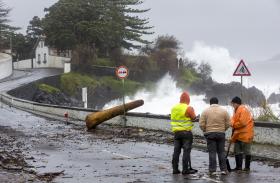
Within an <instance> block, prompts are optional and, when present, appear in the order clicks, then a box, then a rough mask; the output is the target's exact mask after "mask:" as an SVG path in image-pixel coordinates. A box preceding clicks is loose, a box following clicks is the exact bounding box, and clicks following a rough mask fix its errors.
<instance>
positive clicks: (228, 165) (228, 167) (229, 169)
mask: <svg viewBox="0 0 280 183" xmlns="http://www.w3.org/2000/svg"><path fill="white" fill-rule="evenodd" d="M230 146H231V142H230V143H229V145H228V149H227V154H226V164H227V170H228V171H229V172H231V168H230V164H229V160H228V154H229V149H230Z"/></svg>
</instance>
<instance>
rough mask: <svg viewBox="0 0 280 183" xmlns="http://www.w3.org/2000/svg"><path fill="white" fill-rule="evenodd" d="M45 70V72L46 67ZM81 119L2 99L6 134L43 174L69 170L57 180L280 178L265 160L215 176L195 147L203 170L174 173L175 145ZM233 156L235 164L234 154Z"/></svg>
mask: <svg viewBox="0 0 280 183" xmlns="http://www.w3.org/2000/svg"><path fill="white" fill-rule="evenodd" d="M36 72H37V71H35V72H33V74H34V73H36ZM39 73H40V72H39ZM39 75H41V76H43V74H42V73H40V74H39ZM46 75H47V74H46ZM41 76H38V75H37V76H36V75H35V74H34V76H29V78H21V79H19V80H17V81H12V82H11V83H10V82H5V83H0V90H3V88H4V90H6V89H7V88H9V89H10V88H12V86H13V84H16V85H20V84H22V83H25V82H29V81H31V80H32V79H37V78H39V77H41ZM78 123H79V124H80V125H74V124H70V125H66V124H65V122H64V121H56V120H51V119H45V118H42V117H38V116H35V115H33V114H30V113H27V112H23V111H20V110H17V109H15V108H11V107H9V106H6V105H4V104H0V128H1V136H0V137H1V138H2V137H3V139H4V137H7V136H8V137H9V138H11V139H12V140H13V143H15V144H19V145H18V146H17V148H18V149H20V150H21V151H22V154H23V156H24V157H25V161H26V162H27V163H28V164H29V166H30V167H32V168H31V169H34V170H35V171H36V172H38V174H42V173H47V172H60V171H64V175H61V176H58V177H56V178H55V179H54V180H53V182H69V183H71V182H73V183H74V182H108V183H111V182H114V183H118V182H120V183H141V182H174V183H175V182H179V183H181V182H240V183H243V182H248V183H251V182H252V183H255V182H263V183H266V182H275V183H276V182H277V183H278V182H280V175H279V172H280V168H274V167H271V166H268V165H266V164H263V163H262V162H252V171H251V173H250V174H246V173H241V174H237V173H231V174H230V175H228V176H221V175H217V176H214V177H209V176H207V163H208V154H207V153H205V152H202V151H198V150H195V149H193V151H192V163H193V167H194V168H196V169H198V170H199V172H198V174H196V175H192V176H182V175H172V174H171V172H172V169H171V163H170V162H171V155H172V150H173V147H172V145H170V144H159V143H160V142H159V141H156V142H145V141H139V140H137V138H131V137H130V136H126V135H123V136H119V135H118V134H114V133H112V132H113V131H115V130H114V129H113V128H115V129H116V131H117V130H118V131H117V132H118V133H121V132H122V131H120V127H112V126H107V125H101V126H100V128H98V129H97V130H94V131H91V132H88V131H86V128H85V125H84V123H83V122H78ZM137 133H138V134H139V135H142V136H143V135H145V136H147V137H148V136H150V135H153V134H151V133H149V132H145V131H142V130H141V131H138V132H137ZM230 162H231V164H232V166H233V165H234V163H233V159H232V158H231V159H230ZM11 174H13V172H5V173H1V168H0V182H27V181H35V182H36V181H37V182H40V181H38V180H36V179H35V178H34V179H33V178H32V176H31V177H30V176H26V177H24V176H14V179H13V178H7V177H9V176H11ZM17 174H19V173H18V172H17ZM1 180H2V181H1ZM3 180H4V181H3Z"/></svg>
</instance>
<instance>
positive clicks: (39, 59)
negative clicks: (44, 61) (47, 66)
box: [37, 54, 41, 64]
mask: <svg viewBox="0 0 280 183" xmlns="http://www.w3.org/2000/svg"><path fill="white" fill-rule="evenodd" d="M37 63H38V64H40V63H41V55H40V54H38V61H37Z"/></svg>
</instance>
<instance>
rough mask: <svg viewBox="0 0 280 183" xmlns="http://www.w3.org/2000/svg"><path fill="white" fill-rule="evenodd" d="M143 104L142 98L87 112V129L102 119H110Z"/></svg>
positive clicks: (102, 120)
mask: <svg viewBox="0 0 280 183" xmlns="http://www.w3.org/2000/svg"><path fill="white" fill-rule="evenodd" d="M143 104H144V101H143V100H135V101H132V102H129V103H126V104H125V105H119V106H116V107H113V108H110V109H106V110H103V111H99V112H95V113H91V114H88V115H87V117H86V120H85V121H86V125H87V128H88V129H91V128H95V127H96V126H97V125H99V124H101V123H102V122H104V121H107V120H109V119H112V118H113V117H116V116H118V115H122V114H123V113H124V109H125V112H127V111H129V110H132V109H135V108H137V107H140V106H142V105H143Z"/></svg>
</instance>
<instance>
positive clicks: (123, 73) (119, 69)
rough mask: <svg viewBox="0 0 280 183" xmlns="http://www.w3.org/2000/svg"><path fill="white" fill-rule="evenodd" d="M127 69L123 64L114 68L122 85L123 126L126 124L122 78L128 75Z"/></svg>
mask: <svg viewBox="0 0 280 183" xmlns="http://www.w3.org/2000/svg"><path fill="white" fill-rule="evenodd" d="M128 74H129V71H128V68H127V67H125V66H119V67H117V68H116V75H117V76H118V78H120V79H121V80H122V85H123V122H124V126H126V121H127V119H126V117H125V87H124V79H125V78H126V77H127V76H128Z"/></svg>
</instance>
